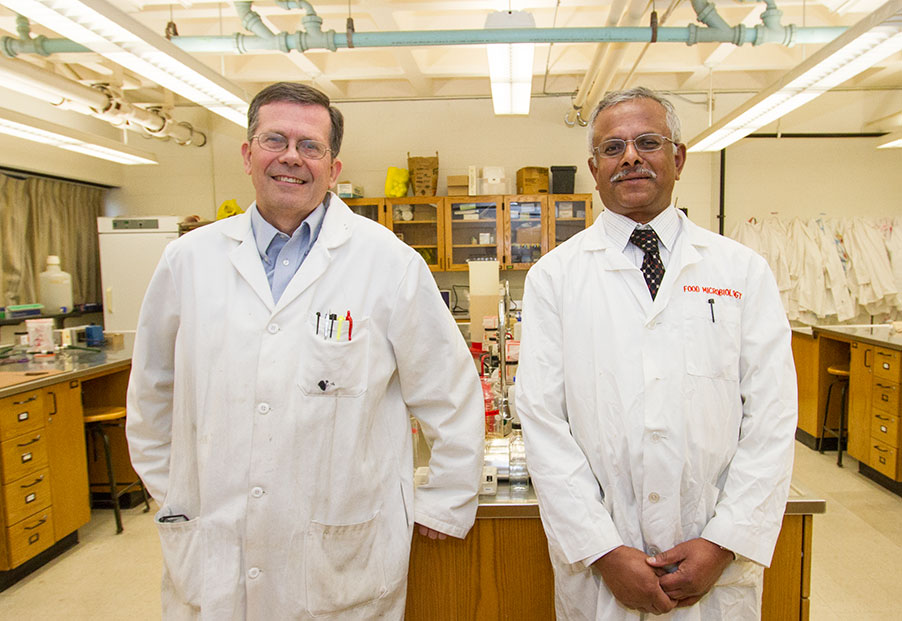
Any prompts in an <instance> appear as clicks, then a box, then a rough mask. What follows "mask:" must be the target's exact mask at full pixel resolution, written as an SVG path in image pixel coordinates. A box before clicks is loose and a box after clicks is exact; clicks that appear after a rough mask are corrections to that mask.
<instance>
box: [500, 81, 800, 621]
mask: <svg viewBox="0 0 902 621" xmlns="http://www.w3.org/2000/svg"><path fill="white" fill-rule="evenodd" d="M589 138H590V144H589V148H590V152H591V154H592V156H591V158H590V159H589V168H590V169H591V171H592V174H593V176H594V177H595V181H596V187H597V189H598V193H599V195H600V197H601V200H602V202H603V203H604V206H605V211H604V212H602V213H601V214H600V215H599V217H598V218H597V219H596V221H595V223H594V224H593V225H592V226H591V227H589V228H588V229H587V230H585V231H582V232H581V233H580V234H578V235H576V236H574V237H573V238H572V239H571V240H569V241H568V242H566V243H564V244H563V245H561V246H560V247H559V248H557V249H555V250H554V251H552V252H550V253H549V254H548V255H546V256H545V257H543V258H542V259H541V260H540V261H539V262H538V263H537V264H536V265H535V266H534V267H533V268H532V269H531V270H530V272H529V274H528V276H527V279H526V290H525V294H524V300H523V303H524V313H523V342H522V350H521V353H520V366H519V369H518V372H517V386H518V389H517V405H518V408H517V409H518V411H519V412H520V417H521V419H522V423H523V431H524V435H525V439H526V448H527V457H528V463H529V472H530V475H531V476H532V480H533V482H534V484H535V488H536V493H537V495H538V498H539V506H540V509H541V514H542V520H543V523H544V526H545V532H546V534H547V535H548V540H549V548H550V553H551V557H552V563H553V565H554V569H555V590H556V597H555V604H556V609H557V616H558V619H559V620H581V621H583V620H586V621H587V620H599V621H600V620H605V621H611V620H619V619H624V620H626V619H640V618H643V617H644V616H645V615H646V614H656V615H657V614H667V615H668V618H673V619H681V620H684V619H685V620H688V619H692V620H701V619H704V620H713V619H729V620H730V621H735V620H737V619H739V620H745V619H757V618H759V616H760V600H761V583H762V574H763V569H764V566H766V565H767V564H768V563H769V562H770V560H771V555H772V553H773V548H774V545H775V542H776V539H777V535H778V533H779V531H780V524H781V521H782V517H783V511H784V506H785V501H786V497H787V494H788V487H789V480H790V474H791V470H792V454H793V436H794V432H795V426H796V412H797V404H796V383H795V371H794V367H793V362H792V354H791V350H790V331H789V326H788V322H787V320H786V317H785V315H784V313H783V307H782V306H781V304H780V297H779V294H778V291H777V288H776V285H775V283H774V278H773V276H772V275H771V272H770V270H769V269H768V267H767V264H766V263H765V261H764V260H763V259H762V258H761V257H760V256H758V255H756V254H754V253H753V252H751V251H750V250H749V249H747V248H745V247H743V246H741V245H739V244H737V243H736V242H734V241H732V240H730V239H727V238H724V237H721V236H718V235H715V234H713V233H711V232H709V231H706V230H704V229H701V228H700V227H698V226H696V225H695V224H693V223H692V222H691V221H690V220H689V219H688V218H686V217H685V216H684V215H683V214H682V213H681V212H679V211H678V210H676V209H675V208H674V206H673V205H672V204H671V195H672V192H673V186H674V182H675V181H676V180H677V179H678V178H679V175H680V172H681V171H682V169H683V165H684V163H685V160H686V147H685V146H684V145H683V144H680V134H679V120H678V119H677V117H676V114H675V112H674V110H673V107H672V105H671V104H670V103H669V102H668V101H666V100H665V99H663V98H661V97H660V96H658V95H657V94H655V93H654V92H652V91H649V90H647V89H644V88H637V89H633V90H631V91H624V92H618V93H612V94H609V95H608V96H607V97H605V99H604V100H603V101H602V102H601V103H600V104H599V106H598V108H597V109H596V112H595V114H594V115H593V116H592V121H591V123H590V134H589ZM637 228H639V229H644V230H646V231H647V232H646V233H641V232H640V233H636V234H634V233H633V230H634V229H637ZM652 231H653V233H652ZM631 238H632V239H635V240H636V241H635V243H634V242H632V241H630V240H631ZM649 239H650V240H651V243H649V241H648V240H649ZM640 246H641V247H640ZM643 248H644V249H643ZM662 272H663V274H662ZM662 276H663V277H662Z"/></svg>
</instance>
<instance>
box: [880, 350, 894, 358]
mask: <svg viewBox="0 0 902 621" xmlns="http://www.w3.org/2000/svg"><path fill="white" fill-rule="evenodd" d="M877 355H878V356H884V357H886V358H892V357H893V354H888V353H886V352H885V351H880V350H879V349H878V350H877Z"/></svg>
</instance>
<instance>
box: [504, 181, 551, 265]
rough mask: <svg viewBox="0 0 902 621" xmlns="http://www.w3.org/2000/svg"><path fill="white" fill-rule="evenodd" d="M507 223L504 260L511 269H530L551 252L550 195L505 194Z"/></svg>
mask: <svg viewBox="0 0 902 621" xmlns="http://www.w3.org/2000/svg"><path fill="white" fill-rule="evenodd" d="M504 203H505V206H506V208H507V220H506V221H505V223H504V227H505V228H504V246H505V252H504V255H505V258H504V260H505V263H506V264H507V267H508V268H512V269H528V268H529V266H530V265H532V264H533V263H535V262H536V261H538V260H539V257H541V256H542V255H543V254H544V253H545V252H547V251H548V235H546V234H545V231H546V227H547V225H546V224H545V222H546V218H545V212H546V211H547V209H548V196H547V195H546V196H542V195H528V196H524V195H520V196H506V197H505V198H504Z"/></svg>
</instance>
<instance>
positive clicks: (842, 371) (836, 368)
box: [817, 364, 849, 468]
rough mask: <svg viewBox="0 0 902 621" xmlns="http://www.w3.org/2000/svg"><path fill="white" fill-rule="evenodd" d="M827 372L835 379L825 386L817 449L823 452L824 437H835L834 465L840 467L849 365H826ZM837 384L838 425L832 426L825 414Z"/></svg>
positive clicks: (845, 431) (844, 430)
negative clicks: (839, 391)
mask: <svg viewBox="0 0 902 621" xmlns="http://www.w3.org/2000/svg"><path fill="white" fill-rule="evenodd" d="M827 374H828V375H830V376H831V377H835V378H836V379H835V380H834V381H833V382H832V383H831V384H830V386H829V387H828V388H827V403H826V405H825V406H824V424H823V426H822V427H821V437H820V439H818V441H817V444H818V451H819V452H820V453H823V452H824V438H826V437H827V436H831V437H834V438H836V465H837V466H839V467H840V468H842V446H843V441H844V440H846V439H847V438H848V431H847V429H846V418H847V415H846V395H847V393H848V390H849V365H847V364H836V365H830V366H829V367H827ZM837 386H839V387H840V389H841V393H840V394H841V396H840V405H839V427H837V428H835V429H834V428H832V427H828V426H827V424H828V423H827V416H828V415H829V414H830V397H832V396H833V389H834V388H835V387H837Z"/></svg>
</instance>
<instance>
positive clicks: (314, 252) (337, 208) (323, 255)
mask: <svg viewBox="0 0 902 621" xmlns="http://www.w3.org/2000/svg"><path fill="white" fill-rule="evenodd" d="M351 218H352V212H351V210H350V208H349V207H348V206H347V205H345V204H344V202H342V201H341V199H339V198H338V197H337V196H335V195H334V194H333V195H332V197H331V199H330V200H329V208H328V209H327V210H326V215H325V217H324V218H323V227H322V228H321V229H320V232H319V237H317V239H316V243H315V244H313V248H311V249H310V254H308V255H307V258H306V259H304V262H303V263H302V264H301V267H299V268H298V271H297V273H296V274H295V275H294V277H293V278H292V279H291V282H289V283H288V286H287V287H286V288H285V291H284V293H282V297H280V298H279V302H278V304H276V307H275V312H279V311H280V310H282V309H283V308H285V307H286V306H287V305H288V304H290V303H291V302H292V301H294V300H295V299H296V298H297V297H298V296H299V295H301V294H302V293H304V291H306V290H307V288H308V287H310V285H312V284H313V283H315V282H316V281H317V280H319V278H320V276H322V275H323V274H324V273H325V272H326V269H327V268H328V267H329V264H330V263H332V261H333V258H334V257H333V252H332V251H333V250H334V249H335V248H337V247H338V246H341V245H342V244H343V243H345V242H346V241H347V240H348V239H350V237H351Z"/></svg>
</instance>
